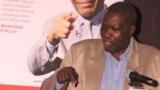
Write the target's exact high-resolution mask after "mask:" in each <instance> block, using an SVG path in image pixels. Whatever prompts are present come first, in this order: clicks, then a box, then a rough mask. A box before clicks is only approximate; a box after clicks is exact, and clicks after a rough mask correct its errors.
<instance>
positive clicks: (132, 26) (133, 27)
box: [130, 25, 136, 36]
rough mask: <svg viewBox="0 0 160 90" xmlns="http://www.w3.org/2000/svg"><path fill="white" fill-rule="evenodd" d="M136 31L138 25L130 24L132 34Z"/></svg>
mask: <svg viewBox="0 0 160 90" xmlns="http://www.w3.org/2000/svg"><path fill="white" fill-rule="evenodd" d="M135 31H136V26H135V25H131V26H130V36H132V35H133V34H134V32H135Z"/></svg>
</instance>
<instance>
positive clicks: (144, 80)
mask: <svg viewBox="0 0 160 90" xmlns="http://www.w3.org/2000/svg"><path fill="white" fill-rule="evenodd" d="M127 73H128V77H129V79H130V80H131V82H140V83H144V84H147V85H150V86H153V87H157V86H158V85H159V84H158V81H156V80H154V79H152V78H149V77H146V76H144V75H140V74H138V73H137V72H136V71H131V70H129V71H127Z"/></svg>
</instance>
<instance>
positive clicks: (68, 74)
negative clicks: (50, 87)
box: [56, 67, 78, 87]
mask: <svg viewBox="0 0 160 90" xmlns="http://www.w3.org/2000/svg"><path fill="white" fill-rule="evenodd" d="M56 77H57V81H58V83H60V84H63V83H65V82H71V83H72V85H73V86H75V87H76V86H77V85H78V74H77V73H76V71H75V69H74V68H72V67H64V68H62V69H60V70H59V71H58V72H57V76H56Z"/></svg>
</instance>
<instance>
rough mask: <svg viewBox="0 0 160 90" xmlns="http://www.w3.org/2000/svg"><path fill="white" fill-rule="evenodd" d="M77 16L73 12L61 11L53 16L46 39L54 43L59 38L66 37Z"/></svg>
mask: <svg viewBox="0 0 160 90" xmlns="http://www.w3.org/2000/svg"><path fill="white" fill-rule="evenodd" d="M76 18H77V16H76V15H75V14H73V12H67V13H63V14H61V15H58V16H57V17H56V18H55V22H54V23H53V25H52V28H51V30H50V32H49V33H48V41H49V42H50V43H51V44H53V45H54V44H56V43H57V42H59V40H60V39H64V38H67V37H68V36H69V34H70V32H71V30H72V29H73V25H72V23H73V22H74V21H75V20H76Z"/></svg>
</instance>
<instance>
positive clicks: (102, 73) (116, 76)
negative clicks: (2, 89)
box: [41, 2, 160, 90]
mask: <svg viewBox="0 0 160 90" xmlns="http://www.w3.org/2000/svg"><path fill="white" fill-rule="evenodd" d="M136 19H137V14H136V11H135V8H134V7H133V6H132V5H131V4H129V3H127V2H117V3H115V4H113V5H111V6H110V7H109V8H108V9H107V12H106V13H105V15H104V17H103V20H102V26H101V36H102V40H101V39H95V40H85V41H82V42H79V43H76V44H74V45H72V47H71V48H70V50H69V51H68V53H67V54H66V56H65V58H64V60H63V61H62V64H61V67H60V69H59V70H57V71H56V73H55V74H54V75H52V76H51V77H49V78H47V79H46V80H44V82H43V83H42V86H41V90H129V88H130V85H129V83H130V80H129V78H128V76H126V72H127V71H128V70H131V71H132V70H133V71H136V72H138V73H140V74H142V75H145V76H147V77H150V78H152V79H155V80H157V81H158V82H160V68H159V65H160V50H158V49H156V48H154V47H152V46H148V45H145V44H142V43H139V42H137V41H136V40H135V39H134V38H133V36H132V35H133V33H134V32H135V30H136ZM141 88H145V90H146V89H147V90H160V86H158V87H152V86H149V85H147V84H144V83H142V86H141ZM141 90H143V89H141Z"/></svg>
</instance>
